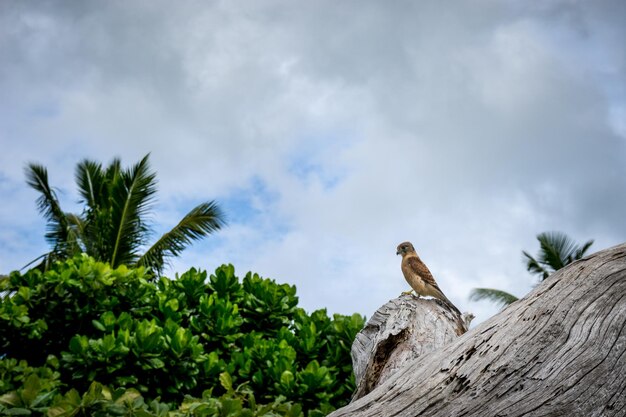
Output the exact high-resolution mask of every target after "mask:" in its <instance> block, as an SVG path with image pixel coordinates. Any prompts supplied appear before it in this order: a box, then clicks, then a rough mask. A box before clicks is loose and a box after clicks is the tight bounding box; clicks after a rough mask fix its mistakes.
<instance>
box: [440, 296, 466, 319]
mask: <svg viewBox="0 0 626 417" xmlns="http://www.w3.org/2000/svg"><path fill="white" fill-rule="evenodd" d="M440 294H441V301H443V302H444V303H446V304H447V305H448V307H450V309H452V310H454V311H455V312H456V313H457V314H458V315H459V316H460V315H461V311H460V310H459V309H458V308H456V306H455V305H454V304H452V301H450V300H449V299H448V297H446V296H445V295H444V293H442V292H440Z"/></svg>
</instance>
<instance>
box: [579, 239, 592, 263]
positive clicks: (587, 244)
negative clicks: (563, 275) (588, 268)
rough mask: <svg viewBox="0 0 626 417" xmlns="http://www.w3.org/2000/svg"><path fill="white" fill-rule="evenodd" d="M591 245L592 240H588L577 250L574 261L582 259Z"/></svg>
mask: <svg viewBox="0 0 626 417" xmlns="http://www.w3.org/2000/svg"><path fill="white" fill-rule="evenodd" d="M591 245H593V239H591V240H588V241H587V242H585V243H583V245H582V246H581V247H579V248H578V250H577V251H576V254H575V255H574V260H578V259H582V258H583V257H584V256H585V253H586V252H587V251H588V250H589V248H590V247H591Z"/></svg>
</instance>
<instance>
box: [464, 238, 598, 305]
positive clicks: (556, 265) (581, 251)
mask: <svg viewBox="0 0 626 417" xmlns="http://www.w3.org/2000/svg"><path fill="white" fill-rule="evenodd" d="M537 240H538V241H539V245H540V250H539V254H538V255H537V258H536V259H535V258H533V257H532V256H530V255H529V254H528V252H526V251H522V254H523V255H524V263H525V264H526V269H527V270H528V271H529V272H530V273H532V274H535V275H539V276H540V277H541V280H542V281H543V280H544V279H546V278H548V277H549V276H550V274H552V273H553V272H555V271H558V270H559V269H561V268H563V267H564V266H566V265H568V264H571V263H572V262H574V261H576V260H578V259H581V258H582V257H583V256H584V255H585V253H586V252H587V250H588V249H589V247H591V245H592V244H593V240H589V241H587V242H585V243H584V244H582V245H580V246H579V245H578V244H577V243H576V242H574V241H573V240H572V239H570V238H569V237H568V236H567V235H566V234H565V233H561V232H544V233H540V234H538V235H537ZM517 299H518V298H517V297H516V296H514V295H513V294H509V293H508V292H506V291H501V290H496V289H493V288H474V289H473V290H472V291H471V293H470V300H472V301H479V300H489V301H492V302H494V303H496V304H499V305H500V306H502V307H506V306H507V305H509V304H511V303H512V302H514V301H517Z"/></svg>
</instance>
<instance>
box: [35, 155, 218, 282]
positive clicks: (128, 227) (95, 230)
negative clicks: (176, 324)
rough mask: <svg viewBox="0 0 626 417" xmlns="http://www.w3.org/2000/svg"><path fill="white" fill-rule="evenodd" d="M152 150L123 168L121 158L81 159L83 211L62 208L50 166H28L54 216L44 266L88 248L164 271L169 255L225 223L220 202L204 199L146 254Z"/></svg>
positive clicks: (104, 257)
mask: <svg viewBox="0 0 626 417" xmlns="http://www.w3.org/2000/svg"><path fill="white" fill-rule="evenodd" d="M148 156H149V155H146V156H145V157H144V158H143V159H141V161H139V162H138V163H137V164H135V165H134V166H132V167H130V168H128V169H123V168H122V166H121V162H120V160H119V159H115V160H113V162H112V163H111V164H110V165H109V166H108V167H103V166H102V165H101V164H100V163H97V162H95V161H90V160H84V161H82V162H80V163H79V164H78V165H77V167H76V185H77V187H78V191H79V194H80V196H81V203H83V204H84V205H85V207H84V209H83V212H82V213H81V214H80V215H78V214H72V213H66V212H64V211H63V210H62V209H61V205H60V203H59V200H58V198H57V195H56V192H55V191H54V189H53V188H52V187H50V185H49V182H48V172H47V170H46V168H45V167H43V166H41V165H38V164H32V163H31V164H29V165H28V166H27V168H26V177H27V183H28V185H29V186H31V187H32V188H33V189H35V190H36V191H37V192H39V194H40V196H39V198H38V199H37V206H38V208H39V211H40V212H41V214H42V215H43V216H44V217H45V218H46V220H47V221H48V225H47V229H48V231H47V233H46V240H47V241H48V243H49V244H50V246H51V247H52V249H51V251H50V252H49V253H47V254H44V255H42V257H43V261H42V263H41V264H40V265H39V266H40V269H42V270H45V269H46V268H47V267H48V266H49V265H50V264H51V263H52V262H53V261H55V260H60V259H61V260H62V259H67V258H70V257H72V256H74V255H77V254H79V253H83V252H84V253H87V254H89V255H91V256H93V257H94V258H95V259H98V260H101V261H104V262H108V263H110V264H111V265H112V266H114V267H117V266H119V265H122V264H126V265H143V266H146V267H148V268H149V269H151V270H153V271H155V272H157V273H159V274H160V273H161V272H162V270H163V268H164V266H165V263H166V261H167V259H168V258H170V257H174V256H178V255H179V254H180V253H181V252H182V251H183V250H184V249H185V248H186V247H187V246H188V245H189V244H191V243H192V242H193V241H195V240H198V239H201V238H204V237H206V236H207V235H209V234H211V233H213V232H215V231H217V230H219V229H220V228H221V227H222V226H223V225H224V215H223V214H222V212H221V210H220V208H219V206H218V205H217V203H216V202H214V201H211V202H205V203H202V204H199V205H198V206H196V207H195V208H193V209H192V210H191V211H190V212H189V213H188V214H187V215H186V216H184V217H183V219H182V220H181V221H180V222H179V223H178V224H177V225H176V226H175V227H174V228H172V229H171V230H170V231H169V232H167V233H165V234H164V235H163V236H161V238H159V239H158V240H157V242H156V243H154V244H153V245H152V246H151V247H149V248H148V249H147V250H146V251H145V252H144V253H143V254H141V253H140V249H141V248H142V247H143V246H144V245H146V244H147V241H148V238H149V237H150V233H151V228H150V226H149V223H148V221H147V220H148V217H149V214H150V208H151V207H152V203H153V201H154V197H155V194H156V190H157V189H156V174H155V173H154V172H153V171H151V169H150V165H149V162H148ZM42 257H40V258H42ZM40 258H37V259H36V260H35V261H37V260H38V259H40ZM35 261H33V262H35Z"/></svg>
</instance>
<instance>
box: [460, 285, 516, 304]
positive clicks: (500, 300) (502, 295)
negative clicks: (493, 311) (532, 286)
mask: <svg viewBox="0 0 626 417" xmlns="http://www.w3.org/2000/svg"><path fill="white" fill-rule="evenodd" d="M469 298H470V300H472V301H481V300H488V301H491V302H493V303H494V304H496V305H499V306H500V307H505V306H507V305H509V304H511V303H513V302H514V301H517V300H518V298H517V297H516V296H514V295H513V294H510V293H508V292H506V291H502V290H496V289H493V288H474V289H472V291H471V292H470V297H469Z"/></svg>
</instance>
